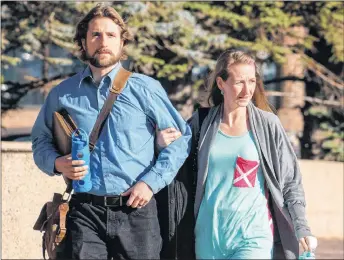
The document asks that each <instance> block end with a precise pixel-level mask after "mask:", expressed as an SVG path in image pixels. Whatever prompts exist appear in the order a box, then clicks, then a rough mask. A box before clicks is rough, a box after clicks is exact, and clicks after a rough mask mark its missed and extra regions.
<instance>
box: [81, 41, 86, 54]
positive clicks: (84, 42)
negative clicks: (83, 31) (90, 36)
mask: <svg viewBox="0 0 344 260" xmlns="http://www.w3.org/2000/svg"><path fill="white" fill-rule="evenodd" d="M81 44H82V48H84V51H86V41H85V39H81Z"/></svg>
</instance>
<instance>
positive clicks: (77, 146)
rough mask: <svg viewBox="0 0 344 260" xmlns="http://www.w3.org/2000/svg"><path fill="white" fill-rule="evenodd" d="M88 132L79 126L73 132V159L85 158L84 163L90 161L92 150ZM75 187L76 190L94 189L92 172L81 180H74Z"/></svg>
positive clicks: (86, 190) (87, 163) (86, 163)
mask: <svg viewBox="0 0 344 260" xmlns="http://www.w3.org/2000/svg"><path fill="white" fill-rule="evenodd" d="M88 142H89V140H88V134H87V133H86V132H85V130H83V129H81V128H78V129H76V130H75V131H74V132H73V133H72V159H73V160H83V161H85V164H84V165H88V166H89V163H90V150H89V148H88ZM73 189H74V191H75V192H88V191H90V190H91V189H92V181H91V173H90V169H88V173H87V174H86V175H85V177H84V178H83V179H81V180H73Z"/></svg>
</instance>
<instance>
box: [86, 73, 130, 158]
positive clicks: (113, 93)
mask: <svg viewBox="0 0 344 260" xmlns="http://www.w3.org/2000/svg"><path fill="white" fill-rule="evenodd" d="M131 74H132V73H131V72H130V71H127V70H126V69H124V68H123V67H121V68H120V69H119V71H118V73H117V75H116V77H115V79H114V81H113V84H112V87H111V89H110V92H109V95H108V97H107V99H106V101H105V103H104V105H103V107H102V110H101V111H100V114H99V116H98V118H97V121H96V123H95V125H94V127H93V129H92V132H91V135H90V143H89V146H90V151H91V152H92V151H93V149H94V146H95V144H96V142H97V139H98V137H99V135H100V133H101V131H102V129H103V126H104V123H105V120H106V119H107V117H108V116H109V114H110V111H111V109H112V107H113V104H114V103H115V101H116V99H117V97H118V95H119V94H120V93H121V92H122V90H123V88H124V87H125V84H126V83H127V81H128V79H129V77H130V75H131Z"/></svg>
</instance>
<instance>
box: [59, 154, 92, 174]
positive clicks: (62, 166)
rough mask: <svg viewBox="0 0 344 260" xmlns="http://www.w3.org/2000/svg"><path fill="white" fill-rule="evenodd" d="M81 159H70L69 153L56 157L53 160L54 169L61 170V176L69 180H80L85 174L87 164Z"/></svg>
mask: <svg viewBox="0 0 344 260" xmlns="http://www.w3.org/2000/svg"><path fill="white" fill-rule="evenodd" d="M83 164H85V161H83V160H74V161H73V160H72V156H71V155H70V154H68V155H65V156H61V157H58V158H57V159H56V160H55V169H56V170H57V171H58V172H61V173H62V174H63V176H65V177H67V178H68V179H71V180H81V179H82V178H84V176H85V175H86V174H87V171H88V166H87V165H85V166H82V165H83Z"/></svg>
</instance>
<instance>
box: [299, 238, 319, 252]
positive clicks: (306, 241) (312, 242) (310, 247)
mask: <svg viewBox="0 0 344 260" xmlns="http://www.w3.org/2000/svg"><path fill="white" fill-rule="evenodd" d="M299 242H300V244H301V245H302V247H303V250H304V251H308V252H314V251H315V249H316V248H317V246H318V240H317V238H316V237H313V236H306V237H303V238H301V239H300V240H299Z"/></svg>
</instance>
